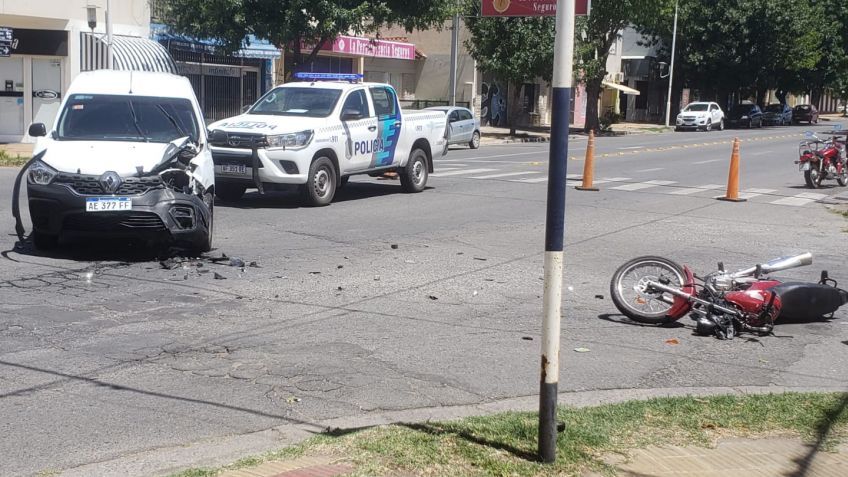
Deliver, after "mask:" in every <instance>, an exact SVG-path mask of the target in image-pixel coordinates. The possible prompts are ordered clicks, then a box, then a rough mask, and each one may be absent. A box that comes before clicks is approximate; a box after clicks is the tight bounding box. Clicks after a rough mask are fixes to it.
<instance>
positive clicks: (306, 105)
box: [248, 88, 342, 118]
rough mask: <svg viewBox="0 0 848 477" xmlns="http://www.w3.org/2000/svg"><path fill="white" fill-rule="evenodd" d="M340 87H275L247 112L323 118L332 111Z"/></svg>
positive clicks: (339, 92)
mask: <svg viewBox="0 0 848 477" xmlns="http://www.w3.org/2000/svg"><path fill="white" fill-rule="evenodd" d="M341 94H342V91H341V90H340V89H329V88H328V89H320V88H275V89H272V90H271V91H269V92H268V93H266V94H265V96H263V97H262V98H260V99H259V101H257V102H256V104H255V105H254V106H253V108H251V109H250V111H248V114H271V115H275V116H307V117H311V118H325V117H327V116H329V115H330V113H332V112H333V109H335V107H336V103H337V102H338V100H339V96H341Z"/></svg>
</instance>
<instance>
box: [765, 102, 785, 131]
mask: <svg viewBox="0 0 848 477" xmlns="http://www.w3.org/2000/svg"><path fill="white" fill-rule="evenodd" d="M763 124H774V125H776V126H788V125H790V124H792V108H790V107H789V106H788V105H786V104H780V103H774V104H770V105H768V106H766V109H765V110H764V111H763Z"/></svg>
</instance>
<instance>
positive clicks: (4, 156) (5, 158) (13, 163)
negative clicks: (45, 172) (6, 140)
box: [0, 149, 30, 167]
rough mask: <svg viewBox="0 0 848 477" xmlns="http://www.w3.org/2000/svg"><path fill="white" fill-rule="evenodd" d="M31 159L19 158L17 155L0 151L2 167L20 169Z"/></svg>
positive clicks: (26, 157)
mask: <svg viewBox="0 0 848 477" xmlns="http://www.w3.org/2000/svg"><path fill="white" fill-rule="evenodd" d="M29 159H30V158H29V156H19V155H17V154H15V155H14V156H13V155H12V154H10V153H8V152H6V151H4V150H2V149H0V167H20V166H22V165H24V164H26V162H27V161H28V160H29Z"/></svg>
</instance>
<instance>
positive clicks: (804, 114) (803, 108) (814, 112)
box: [792, 104, 819, 124]
mask: <svg viewBox="0 0 848 477" xmlns="http://www.w3.org/2000/svg"><path fill="white" fill-rule="evenodd" d="M802 121H803V122H806V123H807V124H813V123H818V122H819V110H818V109H816V107H815V106H813V105H811V104H799V105H797V106H795V107H794V108H792V122H793V123H795V124H798V123H801V122H802Z"/></svg>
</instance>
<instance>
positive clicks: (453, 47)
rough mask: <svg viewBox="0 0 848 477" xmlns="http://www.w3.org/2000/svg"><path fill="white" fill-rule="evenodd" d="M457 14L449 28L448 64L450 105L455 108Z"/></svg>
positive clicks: (457, 40)
mask: <svg viewBox="0 0 848 477" xmlns="http://www.w3.org/2000/svg"><path fill="white" fill-rule="evenodd" d="M458 44H459V13H457V14H455V15H454V16H453V26H452V28H451V64H450V91H449V92H448V94H449V95H450V104H451V106H456V69H457V68H456V66H457V56H458V55H457V50H458V48H459V45H458Z"/></svg>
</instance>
